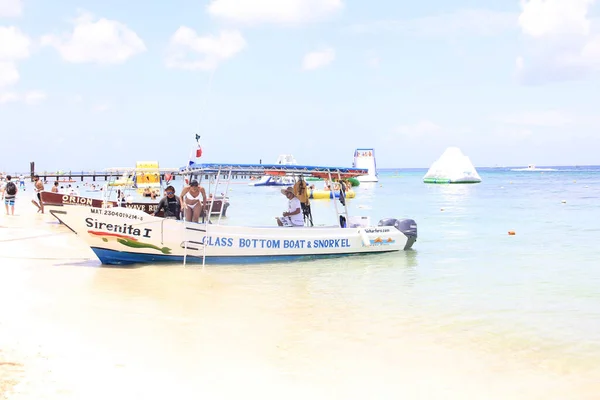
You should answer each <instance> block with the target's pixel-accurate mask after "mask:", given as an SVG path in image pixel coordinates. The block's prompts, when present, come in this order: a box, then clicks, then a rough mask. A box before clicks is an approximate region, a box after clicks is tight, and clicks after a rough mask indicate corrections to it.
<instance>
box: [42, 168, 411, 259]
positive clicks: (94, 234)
mask: <svg viewBox="0 0 600 400" xmlns="http://www.w3.org/2000/svg"><path fill="white" fill-rule="evenodd" d="M272 171H280V172H285V173H289V174H293V175H294V176H298V175H301V176H317V177H323V176H324V175H326V176H328V177H329V179H330V180H331V179H332V177H335V178H337V179H341V178H347V177H350V176H358V175H363V174H366V173H367V170H364V169H350V168H328V167H306V166H282V165H278V164H273V165H232V164H201V165H197V166H196V168H195V169H194V170H188V171H186V172H187V173H190V174H201V175H211V176H216V177H219V176H229V177H231V176H232V174H245V175H262V174H265V173H267V172H272ZM334 204H335V209H336V212H337V213H338V220H339V222H340V224H339V225H334V226H327V227H309V226H303V227H289V228H288V227H278V226H275V225H274V226H261V227H249V226H232V225H221V224H220V218H219V220H218V221H216V223H212V224H208V222H207V223H204V224H202V223H193V222H183V221H178V220H174V219H163V218H159V217H154V216H151V215H148V214H146V213H144V212H143V211H139V210H133V209H127V208H122V207H112V208H97V207H84V206H80V205H68V204H64V205H62V206H61V207H54V208H50V213H52V214H53V215H54V216H55V217H56V218H58V219H59V220H60V221H61V222H62V223H64V224H65V225H66V226H68V227H69V228H70V229H71V230H72V231H73V232H75V233H76V234H78V235H79V236H80V237H81V239H82V240H84V241H85V242H86V243H87V244H88V245H89V246H90V247H91V249H92V250H93V251H94V253H95V254H96V255H97V257H98V258H99V259H100V261H101V262H102V263H103V264H117V265H126V264H133V263H154V262H182V261H183V262H184V263H186V262H194V263H203V264H204V263H209V264H215V263H251V262H274V261H282V260H286V261H289V260H296V259H303V258H316V257H329V256H348V255H354V254H373V253H383V252H394V251H401V250H407V249H410V248H411V247H412V246H413V244H414V243H415V241H416V240H417V225H416V223H415V221H414V220H412V219H402V220H400V219H394V218H386V219H382V220H380V221H379V224H378V225H377V226H371V225H370V219H369V218H367V217H360V216H355V217H350V216H349V215H348V210H347V207H346V206H345V202H342V206H338V204H337V201H336V202H335V203H334ZM338 207H341V210H340V209H339V208H338Z"/></svg>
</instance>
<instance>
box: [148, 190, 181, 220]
mask: <svg viewBox="0 0 600 400" xmlns="http://www.w3.org/2000/svg"><path fill="white" fill-rule="evenodd" d="M161 210H164V212H165V213H164V216H165V218H170V219H181V202H180V200H179V197H177V196H175V188H174V187H173V186H167V188H166V189H165V197H163V198H162V199H160V201H159V202H158V207H157V208H156V211H155V212H154V216H156V214H158V213H159V212H160V211H161Z"/></svg>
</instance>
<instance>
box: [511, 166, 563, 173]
mask: <svg viewBox="0 0 600 400" xmlns="http://www.w3.org/2000/svg"><path fill="white" fill-rule="evenodd" d="M511 171H519V172H521V171H526V172H538V171H541V172H544V171H558V170H557V169H554V168H537V167H536V166H535V165H533V164H529V165H528V166H527V168H513V169H511Z"/></svg>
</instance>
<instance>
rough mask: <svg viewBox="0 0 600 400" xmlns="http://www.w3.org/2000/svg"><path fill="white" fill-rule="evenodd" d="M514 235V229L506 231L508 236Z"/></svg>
mask: <svg viewBox="0 0 600 400" xmlns="http://www.w3.org/2000/svg"><path fill="white" fill-rule="evenodd" d="M515 235H516V233H515V231H508V236H515Z"/></svg>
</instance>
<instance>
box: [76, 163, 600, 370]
mask: <svg viewBox="0 0 600 400" xmlns="http://www.w3.org/2000/svg"><path fill="white" fill-rule="evenodd" d="M479 172H480V175H481V176H482V179H483V182H482V183H481V184H476V185H427V184H424V183H422V181H421V179H422V176H423V175H424V173H425V170H387V171H382V172H381V174H380V182H379V183H376V184H362V185H361V186H360V187H358V188H356V192H357V196H356V198H355V199H349V200H348V206H349V209H350V212H351V213H352V214H354V215H368V216H370V217H371V221H372V222H373V223H377V221H378V220H379V219H381V218H384V217H397V218H413V219H415V220H416V221H417V224H418V229H419V239H418V241H417V243H416V244H415V246H414V249H413V250H412V251H407V252H401V253H397V254H383V255H374V256H367V257H349V258H343V259H332V260H318V261H306V262H296V263H289V264H268V265H261V266H247V267H244V266H225V267H208V270H209V271H211V269H213V270H212V272H210V273H213V274H217V275H219V274H224V275H223V276H230V275H231V274H235V275H236V276H238V277H243V278H240V279H241V280H242V281H243V282H244V285H245V286H246V287H248V286H249V287H251V288H252V289H255V290H256V291H257V292H259V291H260V292H267V293H268V292H269V291H273V294H274V296H275V295H276V296H281V293H282V292H285V293H286V294H285V295H284V296H285V297H288V296H295V295H292V294H290V293H289V292H286V291H284V290H283V288H287V289H286V290H289V289H290V288H291V289H292V290H294V288H298V287H301V289H300V290H299V292H298V293H296V295H299V296H300V295H301V296H308V297H310V299H311V300H312V301H315V302H319V301H321V304H326V303H327V304H333V305H335V306H336V307H340V309H343V310H344V312H351V313H355V314H356V316H358V317H359V318H361V320H364V321H363V322H364V324H363V325H362V326H363V328H361V329H366V330H368V329H369V326H373V327H380V328H381V329H383V330H385V331H386V332H387V331H390V332H392V331H393V330H394V329H396V328H394V327H402V329H413V330H414V331H415V332H419V333H425V334H431V335H433V336H434V337H435V338H437V339H436V340H439V341H440V342H442V343H445V344H448V345H450V346H455V345H456V346H462V345H464V344H465V343H468V347H469V348H471V349H473V348H475V349H478V350H482V351H484V352H486V353H487V352H489V353H493V354H504V355H507V354H508V355H509V357H510V358H514V359H518V360H521V361H524V362H530V363H533V364H534V365H537V366H541V367H543V368H551V369H553V370H557V371H560V372H561V373H583V372H590V371H591V370H593V371H595V372H596V373H597V372H598V366H600V250H599V247H598V241H599V240H600V227H599V225H598V221H600V207H599V205H600V204H599V199H600V168H595V167H588V168H561V169H560V170H559V171H552V172H516V171H511V170H509V169H480V170H479ZM180 184H181V182H180V181H176V182H175V186H176V187H177V188H178V189H180ZM317 185H319V183H317ZM230 189H231V190H230V192H229V195H230V198H231V207H230V208H229V210H228V217H227V218H224V219H223V221H222V222H223V223H226V224H253V225H265V224H272V223H274V217H275V216H277V215H279V214H280V212H281V211H283V210H284V208H285V207H286V204H287V202H286V200H285V198H284V197H283V196H282V195H281V194H280V193H279V190H280V189H281V188H274V187H250V186H248V185H247V181H242V180H239V181H235V180H234V181H233V184H232V185H231V186H230ZM224 190H225V187H224V186H223V187H222V188H220V189H219V190H218V191H217V192H222V191H224ZM82 194H85V193H82ZM334 204H337V205H338V206H339V207H341V205H340V204H339V203H334V202H332V201H328V200H321V201H317V200H315V201H313V202H312V208H313V215H314V218H315V223H316V224H331V223H334V222H335V213H334V210H333V208H334ZM509 231H514V232H515V233H516V234H515V235H514V236H510V235H508V232H509ZM96 264H97V263H96ZM167 268H170V267H167ZM173 268H176V267H173ZM221 268H226V269H227V270H226V271H224V270H221ZM217 269H218V270H217ZM174 271H177V269H175V270H174ZM219 271H223V272H219ZM174 273H176V274H177V272H174ZM300 292H301V294H300ZM294 293H295V292H294ZM296 300H298V299H296ZM373 329H376V328H373ZM398 329H399V328H398Z"/></svg>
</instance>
